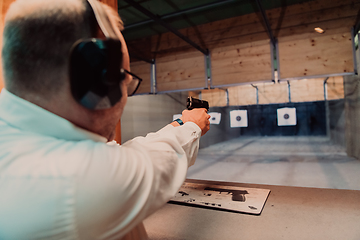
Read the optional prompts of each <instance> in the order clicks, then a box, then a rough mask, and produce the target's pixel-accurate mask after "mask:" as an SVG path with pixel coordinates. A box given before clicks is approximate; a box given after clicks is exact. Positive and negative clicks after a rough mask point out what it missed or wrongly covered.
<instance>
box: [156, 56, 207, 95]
mask: <svg viewBox="0 0 360 240" xmlns="http://www.w3.org/2000/svg"><path fill="white" fill-rule="evenodd" d="M205 76H206V75H205V59H204V55H203V54H202V53H199V52H193V53H185V54H177V55H173V56H168V57H164V58H160V59H157V61H156V81H157V83H156V85H157V90H158V91H171V90H178V89H189V88H205Z"/></svg>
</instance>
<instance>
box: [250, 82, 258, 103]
mask: <svg viewBox="0 0 360 240" xmlns="http://www.w3.org/2000/svg"><path fill="white" fill-rule="evenodd" d="M250 85H251V86H252V87H253V88H255V89H256V104H259V88H258V87H257V86H254V85H253V84H250Z"/></svg>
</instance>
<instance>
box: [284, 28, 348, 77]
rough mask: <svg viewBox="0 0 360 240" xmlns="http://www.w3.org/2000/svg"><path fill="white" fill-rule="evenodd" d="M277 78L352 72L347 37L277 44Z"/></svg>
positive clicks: (316, 38) (341, 35) (338, 35)
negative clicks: (278, 57) (278, 71)
mask: <svg viewBox="0 0 360 240" xmlns="http://www.w3.org/2000/svg"><path fill="white" fill-rule="evenodd" d="M279 55H280V59H279V60H280V77H281V78H282V79H283V78H293V77H301V76H315V75H327V74H337V73H344V72H353V55H352V44H351V36H350V33H344V34H336V35H319V37H314V38H312V39H301V40H295V41H289V42H279Z"/></svg>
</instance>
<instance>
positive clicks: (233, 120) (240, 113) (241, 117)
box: [230, 110, 248, 128]
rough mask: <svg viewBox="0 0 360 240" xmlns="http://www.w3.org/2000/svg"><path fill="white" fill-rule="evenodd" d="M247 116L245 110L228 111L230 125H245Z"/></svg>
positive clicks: (246, 124)
mask: <svg viewBox="0 0 360 240" xmlns="http://www.w3.org/2000/svg"><path fill="white" fill-rule="evenodd" d="M247 126H248V116H247V110H233V111H230V127H232V128H234V127H247Z"/></svg>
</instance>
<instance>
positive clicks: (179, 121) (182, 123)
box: [174, 118, 184, 126]
mask: <svg viewBox="0 0 360 240" xmlns="http://www.w3.org/2000/svg"><path fill="white" fill-rule="evenodd" d="M174 122H178V123H179V124H180V126H181V125H184V122H183V121H182V120H181V119H180V118H178V119H175V120H174Z"/></svg>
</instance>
